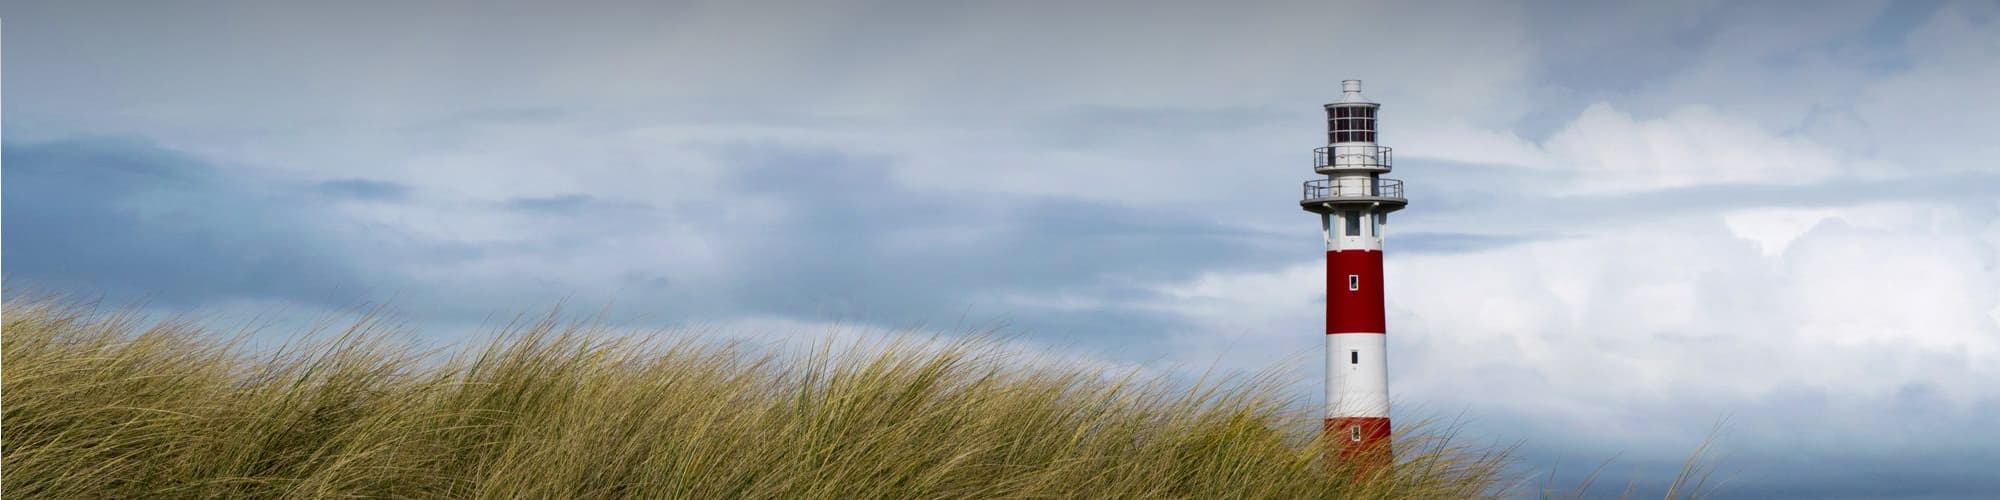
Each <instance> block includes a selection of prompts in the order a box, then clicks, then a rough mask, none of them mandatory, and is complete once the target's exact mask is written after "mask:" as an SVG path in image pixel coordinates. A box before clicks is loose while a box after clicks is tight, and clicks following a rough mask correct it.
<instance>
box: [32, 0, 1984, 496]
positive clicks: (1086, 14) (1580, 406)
mask: <svg viewBox="0 0 2000 500" xmlns="http://www.w3.org/2000/svg"><path fill="white" fill-rule="evenodd" d="M0 28H4V29H0V49H3V50H0V72H4V73H0V76H4V79H0V99H4V102H3V103H0V104H4V108H0V110H4V128H0V135H4V147H0V173H4V179H0V189H4V193H0V204H4V206H0V218H4V227H0V269H3V270H4V272H5V274H6V275H7V284H8V286H9V287H22V286H34V287H38V288H44V289H55V290H65V291H75V292H79V293H86V294H97V295H102V296H106V297H113V298H129V299H132V300H142V301H143V303H144V304H146V307H150V308H156V309H160V310H165V311H203V312H207V313H210V314H216V315H219V316H222V317H227V316H229V315H232V314H235V315H254V316H260V317H284V316H295V317H311V316H315V315H327V314H341V313H344V312H352V311H354V310H355V309H356V308H357V307H365V304H374V303H382V302H388V303H390V304H391V306H392V307H393V309H394V311H395V313H396V314H398V315H399V316H401V317H404V318H407V319H408V320H409V321H411V322H412V323H414V324H417V325H421V326H422V327H423V328H422V331H423V332H425V333H424V335H428V336H431V337H434V338H436V339H438V340H441V341H453V340H457V339H476V338H480V336H482V335H485V334H487V333H490V332H491V330H490V328H489V327H490V326H491V325H492V324H493V322H494V318H496V317H499V318H505V317H507V316H510V315H512V314H516V313H520V312H523V311H532V310H535V309H536V308H547V307H550V306H552V305H554V304H557V303H564V304H567V305H568V306H567V307H572V308H577V309H583V310H589V311H592V312H596V313H600V314H602V316H603V317H604V318H606V321H609V322H611V323H613V324H616V325H625V326H632V327H638V328H654V327H681V326H690V325H693V326H700V327H701V328H710V329H720V330H733V331H747V332H756V334H758V335H765V336H774V337H785V338H791V337H800V338H812V337H814V336H824V335H831V334H834V333H830V332H863V333H867V332H891V331H897V330H922V331H942V332H946V333H948V334H949V333H955V332H968V331H975V330H978V329H982V328H989V327H995V326H998V327H1001V328H1002V329H1003V330H1004V331H1006V332H1008V333H1009V334H1010V335H1012V337H1011V338H1013V339H1015V340H1014V341H1015V342H1019V343H1021V344H1022V345H1029V346H1034V348H1036V349H1039V350H1041V351H1044V352H1049V353H1057V354H1060V355H1062V356H1068V357H1071V358H1073V359H1077V360H1082V361H1081V362H1091V363H1102V364H1103V365H1104V366H1114V367H1138V368H1140V369H1146V370H1154V371H1161V372H1180V371H1190V372H1201V371H1204V370H1210V369H1216V368H1220V369H1224V370H1246V371H1256V370H1264V369H1270V368H1271V367H1274V366H1292V367H1293V368H1292V372H1294V373H1296V374H1297V376H1296V377H1295V378H1296V379H1297V381H1298V385H1299V393H1300V395H1301V398H1304V399H1303V401H1305V402H1306V403H1308V404H1313V405H1316V404H1318V403H1317V401H1314V400H1313V399H1312V398H1315V397H1317V396H1315V395H1316V394H1317V393H1318V383H1319V377H1320V375H1319V373H1320V371H1319V370H1321V367H1318V366H1314V363H1315V362H1316V361H1317V360H1318V359H1319V357H1318V356H1319V351H1320V350H1321V349H1323V339H1322V336H1321V333H1323V332H1321V331H1320V330H1321V325H1322V317H1321V315H1322V314H1324V309H1323V306H1322V301H1323V300H1324V291H1323V287H1324V283H1323V276H1324V271H1323V269H1324V268H1323V266H1324V260H1323V257H1322V256H1321V252H1322V251H1323V247H1322V243H1321V241H1320V239H1319V237H1318V235H1317V231H1318V226H1317V222H1316V220H1315V217H1314V216H1312V215H1310V214H1308V213H1306V212H1304V211H1301V210H1299V209H1298V205H1297V196H1298V194H1299V187H1298V186H1299V183H1300V182H1302V181H1304V180H1306V179H1309V178H1312V177H1313V174H1312V168H1311V163H1310V160H1309V157H1310V153H1311V150H1312V148H1314V147H1318V146H1323V145H1324V144H1323V141H1324V136H1323V130H1322V127H1323V121H1322V117H1321V113H1322V111H1321V110H1320V109H1319V106H1320V105H1321V104H1322V103H1325V102H1328V101H1331V100H1333V99H1335V98H1338V97H1339V94H1340V92H1339V88H1340V87H1339V85H1340V84H1339V82H1340V80H1343V79H1361V80H1363V81H1364V82H1365V87H1364V90H1365V93H1366V95H1367V96H1368V97H1370V98H1371V99H1372V100H1374V101H1377V102H1381V103H1383V107H1382V111H1381V116H1382V122H1381V141H1382V143H1383V144H1384V145H1388V146H1392V147H1395V148H1396V165H1395V172H1394V173H1393V174H1391V175H1390V177H1395V178H1401V179H1404V180H1405V181H1406V182H1407V185H1406V186H1407V193H1406V194H1407V196H1408V198H1409V199H1410V206H1409V208H1408V209H1406V210H1403V211H1401V212H1397V213H1396V214H1395V215H1394V216H1393V217H1392V218H1391V219H1390V221H1389V224H1388V225H1387V226H1386V228H1387V231H1388V236H1387V242H1386V244H1385V247H1386V250H1387V252H1388V253H1387V255H1388V257H1387V264H1386V266H1387V269H1386V279H1387V281H1388V283H1387V285H1386V286H1387V303H1388V311H1387V312H1388V324H1389V336H1390V339H1391V340H1390V360H1389V363H1390V384H1391V391H1392V392H1393V394H1394V400H1395V405H1396V406H1395V410H1394V416H1395V418H1397V419H1398V421H1399V422H1403V421H1415V420H1423V419H1438V420H1443V421H1446V422H1456V423H1457V424H1458V425H1461V426H1462V428H1463V431H1462V434H1461V437H1462V438H1463V439H1466V440H1468V442H1470V443H1482V442H1484V443H1495V444H1498V445H1502V446H1505V445H1516V444H1517V445H1518V448H1517V454H1518V455H1519V456H1520V457H1521V458H1522V460H1523V464H1522V468H1523V470H1524V471H1526V472H1527V473H1530V474H1535V475H1536V476H1535V477H1536V478H1537V479H1536V484H1532V485H1528V488H1529V490H1528V491H1529V492H1533V489H1534V488H1538V487H1540V486H1541V485H1540V484H1539V483H1540V481H1541V480H1542V478H1547V477H1549V475H1550V474H1553V475H1554V477H1553V481H1552V482H1553V483H1554V484H1557V485H1562V484H1573V483H1574V481H1576V480H1577V479H1580V477H1581V475H1582V474H1585V473H1588V472H1589V471H1590V470H1591V469H1593V468H1595V467H1597V466H1598V465H1599V464H1600V463H1603V462H1604V461H1605V460H1607V459H1609V460H1612V462H1611V465H1608V466H1606V467H1605V469H1604V472H1603V474H1602V476H1601V477H1600V479H1599V485H1600V486H1599V488H1600V492H1602V493H1611V492H1612V490H1616V489H1619V488H1620V487H1622V486H1623V485H1624V484H1626V483H1627V482H1636V484H1638V485H1639V486H1640V487H1641V488H1642V491H1643V490H1645V489H1655V488H1658V487H1659V485H1660V483H1661V482H1662V481H1664V480H1666V479H1667V478H1668V477H1670V476H1671V475H1672V473H1673V471H1674V470H1675V469H1676V468H1678V467H1679V465H1680V463H1681V461H1682V460H1683V459H1685V458H1686V457H1687V456H1688V455H1689V453H1691V452H1692V451H1693V450H1694V449H1695V447H1696V446H1698V445H1699V444H1700V443H1701V442H1702V441H1703V440H1704V439H1710V436H1711V435H1712V436H1713V438H1712V439H1713V443H1714V445H1715V448H1716V450H1717V451H1716V453H1714V454H1713V455H1711V457H1712V458H1713V463H1714V466H1715V468H1716V469H1717V473H1716V476H1715V478H1716V480H1718V481H1721V482H1722V484H1721V485H1720V486H1719V488H1718V489H1717V490H1716V492H1717V493H1719V494H1720V495H1722V496H1723V497H1736V498H1937V499H1942V498H1990V497H1992V496H1993V495H1995V494H1996V493H2000V474H1996V473H1994V472H1993V471H1995V470H2000V428H1996V427H1994V425H1993V424H1994V423H1996V422H2000V141H1996V140H1995V139H1996V138H2000V129H1996V126H1995V125H1994V124H1995V123H2000V99H1995V98H1994V97H1993V93H1994V90H1993V89H1994V88H1995V87H1996V86H2000V3H1995V2H1992V1H1983V2H1981V1H1973V2H1931V1H1907V2H1835V1H1827V2H1775V1H1772V2H1743V3H1734V2H1717V1H1675V2H1631V3H1629V4H1625V5H1619V4H1616V3H1612V2H1547V1H1529V2H1490V1H1472V2H1333V1H1317V2H1301V3H1292V4H1286V3H1262V2H1184V1H1164V2H1162V1H1146V2H1140V1H1130V2H1048V1H1025V2H966V3H961V2H938V1H919V2H876V1H857V0H837V1H816V2H794V3H773V2H759V1H744V0H727V1H711V2H687V3H663V2H633V3H616V2H581V3H576V2H566V3H563V5H561V6H557V5H555V4H554V3H549V4H543V5H536V4H528V3H508V2H470V3H455V2H421V3H366V2H361V3H357V2H321V3H318V4H292V3H272V2H223V1H215V2H206V1H204V2H184V3H176V4H174V5H168V4H167V3H164V2H131V3H116V2H40V1H28V0H8V1H6V2H4V3H0ZM1607 484H1609V485H1612V486H1609V487H1606V486H1603V485H1607Z"/></svg>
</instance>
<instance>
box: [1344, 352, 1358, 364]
mask: <svg viewBox="0 0 2000 500" xmlns="http://www.w3.org/2000/svg"><path fill="white" fill-rule="evenodd" d="M1347 364H1350V365H1358V364H1361V351H1347Z"/></svg>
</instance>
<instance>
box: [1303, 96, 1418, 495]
mask: <svg viewBox="0 0 2000 500" xmlns="http://www.w3.org/2000/svg"><path fill="white" fill-rule="evenodd" d="M1340 85H1341V90H1342V91H1344V95H1342V96H1341V97H1340V100H1338V101H1334V102H1332V103H1329V104H1327V105H1326V143H1327V145H1326V147H1323V148H1318V149H1314V150H1313V171H1314V172H1317V173H1319V174H1321V175H1325V176H1326V177H1325V178H1322V179H1313V180H1310V181H1306V183H1305V193H1304V196H1303V198H1302V199H1301V200H1300V201H1299V206H1300V207H1303V208H1305V209H1306V211H1308V212H1312V213H1315V214H1319V223H1320V234H1321V235H1322V237H1323V238H1324V239H1325V240H1326V421H1325V432H1327V433H1328V437H1329V438H1330V440H1331V441H1332V442H1333V443H1335V444H1336V446H1338V447H1339V453H1338V455H1337V456H1338V457H1339V458H1340V459H1341V460H1344V461H1349V462H1354V463H1357V464H1359V465H1360V466H1362V467H1363V468H1373V467H1379V466H1386V465H1388V464H1389V462H1390V460H1392V459H1393V457H1392V456H1391V455H1390V451H1389V366H1388V356H1387V352H1386V349H1387V348H1388V339H1387V335H1385V333H1386V332H1387V331H1388V329H1387V328H1386V325H1385V324H1384V323H1385V322H1384V321H1383V318H1382V316H1383V312H1382V285H1383V283H1382V226H1383V225H1384V224H1385V223H1386V222H1388V215H1389V212H1394V211H1396V210H1400V209H1402V208H1403V206H1404V205H1406V204H1408V203H1409V202H1408V200H1405V199H1403V181H1399V180H1394V179H1384V178H1382V174H1385V173H1388V172H1389V169H1390V164H1391V163H1392V162H1391V158H1390V149H1389V148H1387V147H1384V146H1380V145H1377V144H1376V143H1375V139H1376V137H1375V131H1376V128H1375V125H1376V111H1377V110H1379V109H1380V108H1381V107H1382V105H1381V104H1377V103H1373V102H1369V101H1368V100H1367V99H1366V98H1363V97H1361V81H1360V80H1346V81H1343V82H1340Z"/></svg>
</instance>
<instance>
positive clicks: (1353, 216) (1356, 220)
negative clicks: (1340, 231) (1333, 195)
mask: <svg viewBox="0 0 2000 500" xmlns="http://www.w3.org/2000/svg"><path fill="white" fill-rule="evenodd" d="M1367 215H1368V214H1367V213H1366V212H1347V213H1346V214H1345V215H1342V216H1341V217H1340V218H1341V219H1345V220H1346V221H1347V235H1348V236H1361V218H1362V217H1366V216H1367Z"/></svg>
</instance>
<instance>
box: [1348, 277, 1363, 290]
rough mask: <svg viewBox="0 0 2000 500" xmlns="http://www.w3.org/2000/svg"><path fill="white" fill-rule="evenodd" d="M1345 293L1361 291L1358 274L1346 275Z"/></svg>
mask: <svg viewBox="0 0 2000 500" xmlns="http://www.w3.org/2000/svg"><path fill="white" fill-rule="evenodd" d="M1347 291H1350V292H1358V291H1361V275H1359V274H1349V275H1347Z"/></svg>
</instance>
